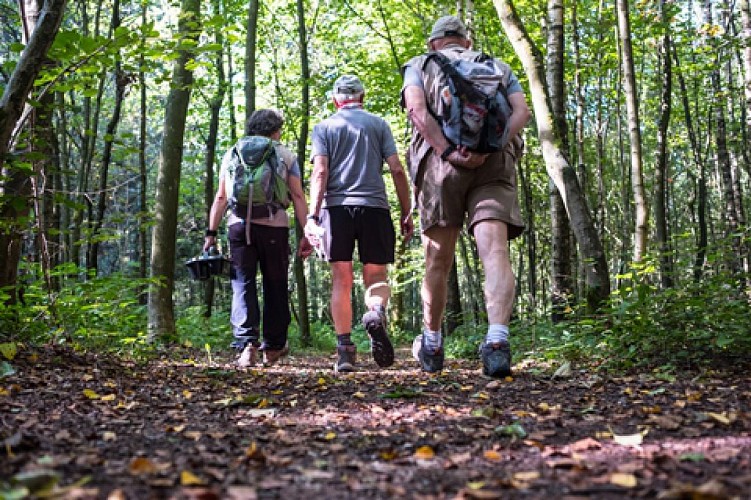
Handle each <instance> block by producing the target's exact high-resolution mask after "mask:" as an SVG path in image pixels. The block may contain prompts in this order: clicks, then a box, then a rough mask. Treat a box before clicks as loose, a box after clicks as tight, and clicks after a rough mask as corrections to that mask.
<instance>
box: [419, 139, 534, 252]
mask: <svg viewBox="0 0 751 500" xmlns="http://www.w3.org/2000/svg"><path fill="white" fill-rule="evenodd" d="M519 142H521V141H520V140H519ZM523 147H524V146H523V144H516V143H515V144H514V145H513V146H509V147H507V148H506V149H504V150H503V151H499V152H498V153H493V154H491V155H490V156H488V159H487V160H486V161H485V163H484V164H483V165H482V166H480V167H478V168H477V169H465V168H460V167H455V166H453V165H452V164H451V163H449V162H447V161H443V160H441V159H440V157H438V155H435V154H433V153H432V152H430V153H428V154H427V155H425V158H423V160H422V161H423V162H424V163H425V165H424V166H422V167H423V168H421V169H420V170H421V172H419V174H418V177H421V178H422V179H420V178H417V179H416V182H417V184H418V185H417V189H418V195H417V206H418V208H419V212H420V224H421V227H422V231H423V232H425V231H427V230H428V229H430V228H432V227H434V226H438V227H462V226H463V225H464V216H465V214H466V215H467V218H468V220H467V227H468V228H469V231H470V233H471V232H472V230H473V228H474V225H475V224H477V223H478V222H480V221H483V220H500V221H503V222H505V223H507V224H508V237H509V240H511V239H513V238H516V237H517V236H519V235H520V234H521V233H522V231H523V230H524V221H523V220H522V217H521V210H520V208H519V199H518V196H517V189H516V161H517V159H518V158H519V157H521V153H522V152H523ZM420 174H421V175H420Z"/></svg>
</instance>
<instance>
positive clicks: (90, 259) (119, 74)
mask: <svg viewBox="0 0 751 500" xmlns="http://www.w3.org/2000/svg"><path fill="white" fill-rule="evenodd" d="M119 26H120V1H119V0H115V1H114V2H113V4H112V27H111V30H112V32H113V33H114V32H115V30H116V29H117V28H118V27H119ZM114 75H115V103H114V109H113V110H112V116H110V119H109V122H108V123H107V129H106V132H105V134H104V152H103V153H102V163H101V166H100V169H99V193H98V195H99V199H98V201H97V211H96V216H95V218H94V220H93V221H91V224H92V229H91V236H90V243H89V248H88V255H87V258H86V267H87V268H88V269H90V270H92V271H93V272H94V275H95V276H96V274H97V271H98V268H99V262H98V260H99V243H100V240H101V238H100V237H99V232H100V230H101V229H102V225H103V224H104V213H105V211H106V209H107V201H108V200H109V199H110V193H109V191H108V190H107V183H108V182H109V167H110V162H111V160H112V146H113V144H114V142H115V134H116V133H117V126H118V125H119V124H120V112H121V110H122V107H123V99H125V90H126V87H127V85H128V78H129V77H128V76H127V75H126V74H125V73H124V72H123V70H122V63H121V62H120V57H119V56H118V57H117V60H116V62H115V73H114Z"/></svg>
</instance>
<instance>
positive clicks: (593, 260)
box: [493, 0, 610, 311]
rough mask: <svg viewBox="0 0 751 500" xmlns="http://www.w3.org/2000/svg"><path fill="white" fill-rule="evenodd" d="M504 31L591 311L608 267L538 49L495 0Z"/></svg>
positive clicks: (505, 5)
mask: <svg viewBox="0 0 751 500" xmlns="http://www.w3.org/2000/svg"><path fill="white" fill-rule="evenodd" d="M493 3H494V5H495V8H496V10H497V11H498V16H499V17H500V19H501V24H502V25H503V28H504V31H505V32H506V34H507V36H508V38H509V41H510V42H511V45H512V46H513V47H514V51H515V52H516V53H517V55H518V56H519V59H520V60H521V61H522V64H523V65H524V69H525V72H526V74H527V77H528V79H529V82H530V91H531V94H532V105H533V108H534V115H535V119H536V122H537V129H538V135H539V139H540V144H541V146H542V154H543V158H544V159H545V164H546V168H547V171H548V175H550V177H551V178H552V179H553V181H554V182H555V185H556V187H557V188H558V191H559V192H560V193H561V196H562V198H563V202H564V204H565V205H566V210H567V212H568V215H569V220H570V221H571V223H572V229H573V232H574V235H575V236H576V240H577V242H578V243H579V248H580V250H581V255H582V258H583V259H584V261H585V263H586V264H585V279H586V291H585V294H586V300H587V304H588V306H589V308H590V310H591V311H594V310H596V309H598V308H599V307H600V305H602V303H603V302H604V301H605V300H606V299H607V298H608V296H609V295H610V282H609V276H608V266H607V261H606V259H605V252H604V251H603V249H602V243H601V242H600V239H599V237H598V235H597V231H596V230H595V227H594V224H592V218H591V216H590V213H589V208H588V207H587V202H586V199H585V197H584V193H583V192H582V190H581V188H580V187H579V182H578V180H577V177H576V172H575V171H574V169H573V168H571V165H570V164H569V163H568V161H567V160H566V157H565V156H564V154H563V152H562V151H561V147H560V145H561V138H560V137H558V136H557V135H556V131H555V128H554V126H553V115H552V110H551V105H550V100H549V93H548V89H547V86H546V83H545V76H544V75H545V71H544V68H543V66H544V65H543V59H542V54H541V53H540V50H539V49H538V48H537V47H536V46H535V45H534V43H533V42H532V40H531V39H530V37H529V35H528V34H527V33H526V31H525V29H524V26H523V25H522V23H521V20H520V19H519V16H518V15H517V13H516V11H515V9H514V6H513V3H512V1H511V0H494V2H493Z"/></svg>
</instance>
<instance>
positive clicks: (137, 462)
mask: <svg viewBox="0 0 751 500" xmlns="http://www.w3.org/2000/svg"><path fill="white" fill-rule="evenodd" d="M128 470H129V471H130V473H131V474H134V475H139V474H153V473H154V472H157V470H158V468H157V466H156V465H155V464H154V462H152V461H151V460H149V459H148V458H145V457H136V458H134V459H133V460H131V462H130V465H129V466H128Z"/></svg>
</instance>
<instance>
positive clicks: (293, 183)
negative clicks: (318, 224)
mask: <svg viewBox="0 0 751 500" xmlns="http://www.w3.org/2000/svg"><path fill="white" fill-rule="evenodd" d="M287 186H288V187H289V194H290V197H291V198H292V208H293V209H294V211H295V219H297V223H298V224H299V225H300V227H305V223H306V222H307V219H308V204H307V200H306V199H305V192H303V189H302V181H300V178H299V177H297V176H296V175H290V176H289V177H288V178H287Z"/></svg>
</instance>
